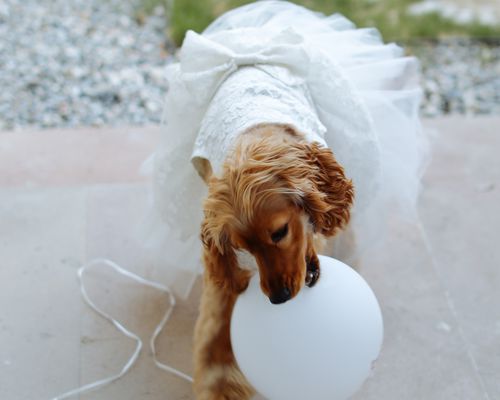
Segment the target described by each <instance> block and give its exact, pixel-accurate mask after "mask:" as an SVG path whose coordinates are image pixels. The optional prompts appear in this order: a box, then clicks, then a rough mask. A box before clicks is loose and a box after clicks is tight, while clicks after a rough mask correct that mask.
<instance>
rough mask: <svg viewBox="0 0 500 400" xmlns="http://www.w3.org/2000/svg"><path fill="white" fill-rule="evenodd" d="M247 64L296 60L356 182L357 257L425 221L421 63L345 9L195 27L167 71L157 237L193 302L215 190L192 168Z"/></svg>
mask: <svg viewBox="0 0 500 400" xmlns="http://www.w3.org/2000/svg"><path fill="white" fill-rule="evenodd" d="M248 65H259V66H264V67H266V66H269V68H272V65H279V66H280V67H286V68H287V69H289V70H290V71H291V72H292V74H294V75H295V76H296V77H297V78H298V79H302V80H303V81H304V82H305V84H306V85H307V88H308V90H309V93H310V95H311V98H312V100H313V103H314V105H315V107H316V112H317V114H318V116H319V119H320V121H321V123H322V124H323V125H324V127H325V128H326V132H325V133H324V138H325V141H326V143H327V145H328V146H329V147H330V148H331V149H332V151H333V153H334V154H335V156H336V158H337V160H338V161H339V162H340V163H341V164H342V165H343V166H344V168H345V171H346V174H347V175H348V176H349V177H350V178H351V179H352V180H353V182H354V185H355V190H356V202H355V205H354V208H353V218H352V230H353V232H354V234H355V235H356V241H357V247H358V250H357V252H358V253H357V254H355V255H354V256H359V255H360V254H361V253H362V252H363V251H364V250H365V249H366V248H367V247H369V246H370V244H372V243H373V242H374V241H375V238H379V239H380V238H383V236H384V234H385V232H386V230H387V229H388V220H389V219H390V218H393V217H396V216H397V217H404V218H415V216H416V211H415V210H416V200H417V196H418V192H419V184H420V178H421V173H422V170H423V164H424V162H425V155H426V151H425V149H426V146H425V143H426V142H425V138H424V135H423V134H422V130H421V128H420V124H419V120H418V110H419V104H420V99H421V90H420V88H419V86H418V82H419V65H418V61H417V60H416V59H415V58H412V57H405V56H404V52H403V50H402V49H401V48H400V47H398V46H396V45H395V44H384V43H383V42H382V40H381V38H380V35H379V33H378V31H376V30H375V29H356V28H355V26H354V25H353V24H352V23H351V22H350V21H349V20H347V19H346V18H345V17H343V16H341V15H338V14H335V15H332V16H328V17H326V16H324V15H322V14H320V13H314V12H311V11H309V10H307V9H305V8H303V7H300V6H297V5H294V4H291V3H288V2H284V1H260V2H257V3H253V4H250V5H247V6H243V7H240V8H237V9H235V10H232V11H230V12H228V13H226V14H224V15H223V16H221V17H220V18H218V19H217V20H216V21H214V22H213V23H212V24H211V25H210V26H209V27H208V28H207V29H206V30H205V31H204V32H203V34H202V35H198V34H196V33H194V32H188V34H187V35H186V38H185V40H184V44H183V47H182V49H181V52H180V61H179V62H178V63H175V64H173V65H171V66H169V68H168V79H169V92H168V94H167V98H166V105H165V107H166V111H165V113H166V123H167V125H166V127H165V132H164V133H163V137H162V144H161V145H160V147H159V149H158V150H157V152H156V153H155V176H154V194H155V199H154V207H153V211H152V213H151V215H150V218H149V222H150V224H149V228H150V235H149V237H150V244H151V245H152V246H153V247H155V248H157V249H161V251H159V252H158V254H163V255H165V260H164V263H165V264H166V265H167V268H166V269H167V270H168V271H167V272H166V274H167V276H168V281H169V283H170V285H171V287H172V288H173V289H174V290H175V291H176V293H177V294H180V295H182V296H183V297H184V296H185V295H186V294H187V292H188V291H189V288H190V286H191V283H192V280H193V279H194V277H195V276H196V275H197V274H198V272H199V271H200V270H201V261H200V255H201V244H200V243H199V240H198V235H199V226H200V223H201V219H202V200H203V198H204V196H205V195H206V188H205V185H204V183H203V182H202V180H201V179H200V178H199V176H198V175H197V173H196V171H195V169H194V168H193V166H192V165H191V163H190V159H191V154H192V151H193V146H194V143H195V140H196V137H197V134H198V131H199V129H200V123H201V121H202V119H203V116H204V115H205V112H206V110H207V106H208V104H209V102H210V100H211V98H212V96H213V95H214V93H215V92H216V90H217V88H218V87H219V85H220V84H221V83H222V82H223V81H224V79H226V78H227V77H228V76H229V75H230V74H231V73H233V72H234V71H236V70H237V69H238V68H239V67H241V66H248ZM166 255H168V259H167V256H166ZM344 261H347V262H348V261H349V260H344Z"/></svg>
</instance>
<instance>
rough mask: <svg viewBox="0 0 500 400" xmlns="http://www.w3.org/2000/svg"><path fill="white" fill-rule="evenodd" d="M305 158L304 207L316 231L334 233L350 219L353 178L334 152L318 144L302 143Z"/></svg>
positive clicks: (324, 233)
mask: <svg viewBox="0 0 500 400" xmlns="http://www.w3.org/2000/svg"><path fill="white" fill-rule="evenodd" d="M297 146H300V147H301V154H302V157H301V158H302V161H303V162H304V163H305V169H306V170H308V174H307V179H306V180H303V181H302V182H303V184H302V185H301V186H302V187H301V188H300V189H301V192H302V194H301V197H302V207H303V208H304V210H305V211H306V212H307V213H308V214H309V216H310V219H311V222H312V224H313V226H314V229H315V231H316V232H319V233H322V234H323V235H325V236H333V235H335V234H336V233H337V230H338V229H342V228H343V227H344V226H345V225H346V224H347V223H348V222H349V218H350V209H351V206H352V203H353V199H354V187H353V184H352V181H351V180H350V179H347V178H346V176H345V174H344V169H343V168H342V166H341V165H340V164H339V163H338V162H337V160H335V157H334V156H333V153H332V151H331V150H330V149H329V148H327V147H323V146H321V145H320V144H318V143H312V144H309V143H300V144H298V145H297Z"/></svg>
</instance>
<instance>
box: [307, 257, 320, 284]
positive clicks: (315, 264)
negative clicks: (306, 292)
mask: <svg viewBox="0 0 500 400" xmlns="http://www.w3.org/2000/svg"><path fill="white" fill-rule="evenodd" d="M306 263H307V271H306V286H308V287H313V286H314V285H315V284H316V282H318V280H319V276H320V268H319V259H318V257H317V256H316V255H313V256H312V257H309V256H308V257H307V258H306Z"/></svg>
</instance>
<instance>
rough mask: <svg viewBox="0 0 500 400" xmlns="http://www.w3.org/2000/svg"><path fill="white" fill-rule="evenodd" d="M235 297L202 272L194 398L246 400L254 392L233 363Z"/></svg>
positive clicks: (195, 350) (203, 399) (196, 336)
mask: <svg viewBox="0 0 500 400" xmlns="http://www.w3.org/2000/svg"><path fill="white" fill-rule="evenodd" d="M237 296H238V295H237V294H236V293H235V292H232V291H228V290H225V289H223V288H222V287H221V286H220V285H218V284H217V283H215V282H214V281H213V280H212V279H210V277H209V276H208V274H205V277H204V287H203V294H202V299H201V307H200V315H199V318H198V321H197V323H196V328H195V341H194V367H195V371H194V391H195V394H196V398H197V400H247V399H250V398H251V396H252V395H253V394H254V390H253V389H252V387H251V386H250V384H249V383H248V381H247V380H246V379H245V377H244V376H243V374H242V373H241V371H240V370H239V368H238V366H237V364H236V360H235V358H234V354H233V350H232V346H231V339H230V322H231V314H232V311H233V307H234V304H235V302H236V298H237Z"/></svg>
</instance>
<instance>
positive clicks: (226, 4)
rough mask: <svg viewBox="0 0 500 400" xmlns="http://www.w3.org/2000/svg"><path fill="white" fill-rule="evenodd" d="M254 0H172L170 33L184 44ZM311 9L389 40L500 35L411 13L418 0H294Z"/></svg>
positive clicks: (149, 6)
mask: <svg viewBox="0 0 500 400" xmlns="http://www.w3.org/2000/svg"><path fill="white" fill-rule="evenodd" d="M141 1H142V2H143V3H142V10H143V12H145V13H148V12H151V10H153V9H154V7H155V6H157V5H165V4H166V3H167V1H168V0H141ZM251 2H252V1H250V0H172V7H171V9H170V10H169V11H168V13H169V22H170V28H169V29H170V32H169V33H170V36H171V38H172V39H173V41H174V42H175V43H176V44H177V45H180V44H182V40H183V39H184V35H185V33H186V31H187V30H188V29H192V30H194V31H196V32H201V31H203V29H205V28H206V27H207V26H208V25H209V24H210V22H212V21H213V20H214V19H215V18H217V17H218V16H219V15H221V14H222V13H224V12H225V11H227V10H230V9H232V8H235V7H238V6H241V5H244V4H248V3H251ZM292 2H293V3H296V4H300V5H303V6H305V7H307V8H309V9H311V10H315V11H321V12H323V13H325V14H332V13H335V12H338V13H341V14H343V15H345V16H346V17H347V18H349V19H350V20H352V21H353V22H354V23H355V24H356V25H357V26H358V27H368V26H370V27H372V26H373V27H376V28H377V29H378V30H379V31H380V32H381V33H382V36H383V37H384V39H385V40H386V41H403V42H404V41H409V40H413V39H420V38H423V39H436V38H443V37H450V36H462V37H472V38H493V37H496V38H498V37H500V26H496V27H493V26H488V25H483V24H480V23H479V22H474V23H470V24H459V23H457V22H455V21H453V20H451V19H448V18H444V17H443V16H441V15H439V14H437V13H430V14H424V15H420V16H415V15H409V14H408V12H407V10H408V6H409V5H410V4H412V3H415V2H416V1H415V0H292Z"/></svg>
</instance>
